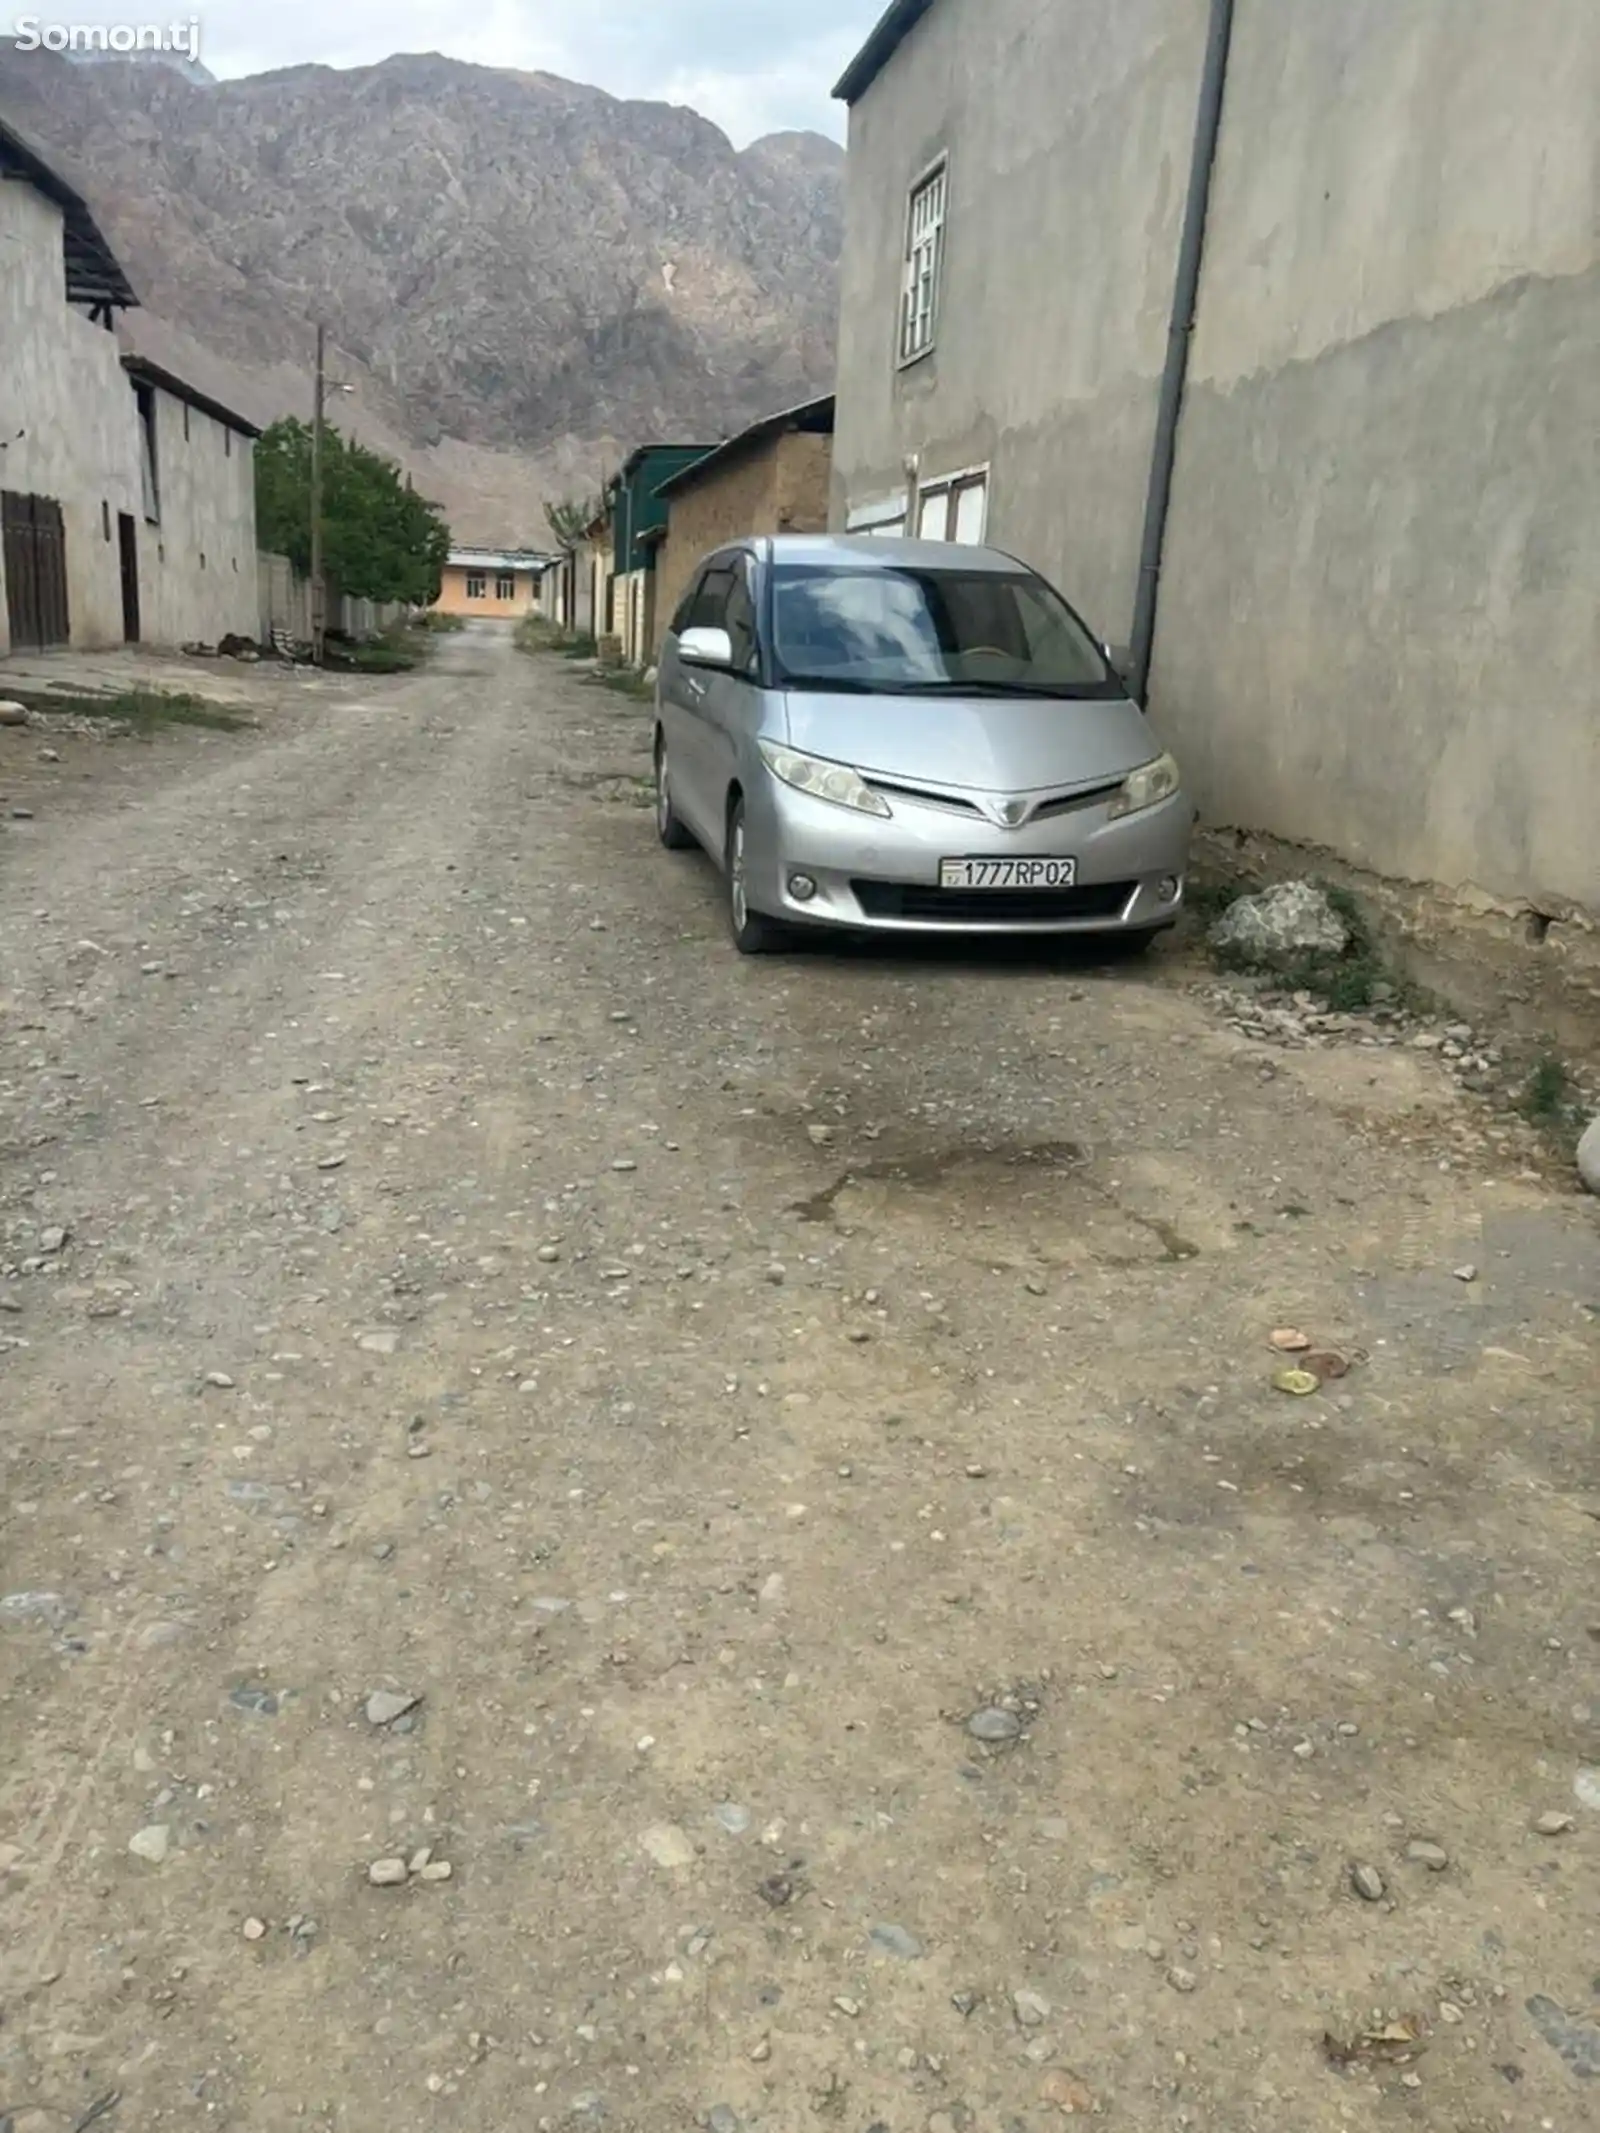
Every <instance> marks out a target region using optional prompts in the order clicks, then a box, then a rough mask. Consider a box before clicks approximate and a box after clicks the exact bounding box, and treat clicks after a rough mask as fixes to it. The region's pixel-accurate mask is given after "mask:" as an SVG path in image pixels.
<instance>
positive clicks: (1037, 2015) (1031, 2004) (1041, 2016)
mask: <svg viewBox="0 0 1600 2133" xmlns="http://www.w3.org/2000/svg"><path fill="white" fill-rule="evenodd" d="M1011 2012H1012V2013H1013V2014H1014V2015H1015V2016H1016V2018H1017V2021H1018V2024H1019V2025H1020V2027H1022V2028H1023V2029H1041V2028H1042V2027H1043V2026H1044V2024H1045V2023H1046V2022H1048V2021H1049V2019H1050V2002H1049V2001H1048V2000H1047V1999H1046V1998H1045V1996H1044V1994H1043V1993H1042V1992H1031V1991H1029V1990H1027V1989H1026V1988H1024V1989H1023V1990H1022V1991H1021V1992H1014V1993H1013V1994H1012V1995H1011Z"/></svg>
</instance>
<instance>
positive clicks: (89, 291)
mask: <svg viewBox="0 0 1600 2133" xmlns="http://www.w3.org/2000/svg"><path fill="white" fill-rule="evenodd" d="M3 178H11V179H18V178H20V179H22V180H23V182H24V183H25V184H28V185H31V186H32V187H33V189H34V190H35V192H40V193H43V194H44V196H45V198H46V199H47V200H53V201H54V202H55V204H56V206H57V207H59V208H60V210H61V212H62V215H63V216H64V217H65V232H64V242H65V249H66V263H67V302H68V303H69V304H85V305H88V306H89V307H91V308H93V307H94V306H95V305H98V304H114V305H116V306H118V307H119V308H120V309H123V310H126V309H127V308H128V306H129V305H130V304H136V303H137V302H138V301H139V299H138V297H136V296H135V295H134V293H133V289H132V286H131V284H130V283H129V280H128V277H127V275H126V274H124V273H123V271H122V266H121V262H120V261H119V260H118V258H117V255H116V253H115V252H113V251H112V249H111V247H110V245H109V244H107V242H106V240H105V238H104V237H103V236H102V235H101V234H100V225H99V224H98V223H97V222H96V221H95V219H94V217H93V215H91V214H90V212H89V209H88V207H87V205H86V203H85V202H84V200H83V198H82V196H81V195H80V194H78V193H76V192H74V191H73V189H72V187H71V186H70V185H69V184H68V183H67V181H66V179H65V178H63V177H61V176H60V175H59V174H58V173H57V172H56V171H54V170H52V169H51V167H50V165H49V164H48V163H47V162H46V161H45V159H44V157H43V156H42V155H41V154H40V153H39V151H38V149H37V148H35V147H34V146H33V144H32V143H31V142H30V141H28V140H25V139H24V137H23V136H22V135H21V134H20V133H18V131H17V129H16V128H15V127H14V126H11V125H8V124H7V123H6V121H5V120H4V119H0V179H3Z"/></svg>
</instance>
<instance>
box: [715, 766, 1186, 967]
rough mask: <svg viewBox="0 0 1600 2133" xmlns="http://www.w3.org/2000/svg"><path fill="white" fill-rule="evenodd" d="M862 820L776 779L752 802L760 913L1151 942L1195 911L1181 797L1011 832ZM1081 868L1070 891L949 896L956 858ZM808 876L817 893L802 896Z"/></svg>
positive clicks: (808, 921)
mask: <svg viewBox="0 0 1600 2133" xmlns="http://www.w3.org/2000/svg"><path fill="white" fill-rule="evenodd" d="M890 805H891V806H892V808H893V809H894V813H893V814H892V816H889V817H884V816H881V815H861V814H856V813H854V812H853V811H852V810H850V809H848V808H843V807H837V806H834V805H832V804H831V803H830V802H828V801H826V800H817V799H814V798H812V797H811V796H810V795H809V794H806V793H800V792H796V791H795V790H794V789H793V787H792V786H788V785H784V784H782V783H781V782H780V781H779V780H778V779H776V778H773V777H771V776H770V775H769V776H765V777H763V778H762V779H760V780H759V782H758V784H757V788H756V790H755V791H754V792H747V794H746V796H745V809H746V820H747V825H748V832H749V842H748V848H747V864H748V868H749V877H748V884H749V895H750V901H751V904H752V905H753V906H754V907H755V908H756V909H757V910H760V911H764V912H766V913H767V914H768V915H769V916H771V917H774V918H785V919H791V920H793V921H794V922H795V923H797V924H802V925H808V926H847V927H852V928H859V929H861V930H863V931H868V932H891V933H972V934H994V933H1142V932H1146V931H1148V930H1150V929H1152V928H1154V927H1159V926H1170V925H1172V924H1174V923H1175V922H1176V920H1177V918H1178V916H1179V913H1180V912H1181V910H1182V908H1183V884H1184V876H1185V873H1186V871H1187V868H1188V863H1189V840H1190V835H1191V833H1192V830H1193V827H1194V807H1193V803H1192V802H1191V801H1190V800H1189V799H1187V798H1186V796H1185V795H1184V794H1183V793H1182V792H1181V791H1180V792H1178V793H1175V794H1174V795H1173V797H1172V798H1171V799H1170V800H1164V801H1162V802H1161V804H1160V805H1159V806H1157V807H1150V808H1146V809H1144V810H1143V811H1142V812H1141V813H1139V814H1136V815H1125V816H1122V817H1121V818H1119V819H1117V820H1115V821H1113V820H1112V819H1110V817H1109V816H1108V814H1107V812H1106V805H1105V802H1104V800H1101V801H1099V802H1097V803H1094V804H1091V805H1088V806H1084V807H1079V808H1073V809H1071V810H1070V811H1068V812H1065V813H1060V814H1051V815H1047V816H1045V817H1044V818H1043V819H1042V820H1037V821H1034V822H1030V823H1028V824H1027V825H1026V826H1025V827H1024V828H1022V829H1000V828H997V827H996V826H995V825H994V824H993V823H992V822H989V821H988V820H987V819H986V818H982V817H979V816H975V815H973V814H971V813H968V812H966V811H964V810H959V809H957V808H955V807H951V806H940V805H933V804H930V803H928V802H925V801H922V800H914V799H909V798H902V797H899V796H892V797H891V798H890ZM967 858H982V859H1040V858H1044V859H1059V858H1072V859H1075V860H1076V861H1077V880H1076V884H1075V886H1074V887H1073V888H1072V889H1069V890H1039V891H1034V890H1016V891H1010V890H960V891H957V890H944V889H941V888H940V886H939V862H940V861H941V860H942V859H967ZM796 874H802V875H807V876H809V877H810V879H811V880H812V881H813V882H814V883H815V884H816V889H815V893H814V894H813V895H812V896H810V897H809V898H802V897H797V896H795V895H794V893H793V891H792V889H791V887H790V883H791V882H792V880H793V877H794V876H795V875H796Z"/></svg>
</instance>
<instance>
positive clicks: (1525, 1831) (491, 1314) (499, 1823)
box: [0, 630, 1600, 2133]
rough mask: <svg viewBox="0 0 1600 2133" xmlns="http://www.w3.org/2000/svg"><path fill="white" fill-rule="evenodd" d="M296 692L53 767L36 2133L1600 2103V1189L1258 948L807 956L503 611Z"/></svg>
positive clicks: (887, 2132) (0, 1614)
mask: <svg viewBox="0 0 1600 2133" xmlns="http://www.w3.org/2000/svg"><path fill="white" fill-rule="evenodd" d="M260 688H261V692H262V699H261V700H262V705H263V710H262V716H261V723H260V725H259V727H258V729H257V730H255V731H253V732H250V733H246V734H239V735H216V736H199V735H195V734H188V735H183V736H177V737H174V738H171V739H168V740H162V741H159V742H157V743H155V744H152V745H151V746H149V747H140V746H138V745H136V744H126V745H124V746H122V747H110V746H108V745H106V744H105V743H103V742H93V741H88V740H79V739H72V740H71V741H70V743H69V741H68V740H67V739H63V740H62V741H61V742H60V743H59V745H58V747H57V748H56V750H55V751H54V752H55V753H57V754H59V755H61V756H63V757H64V758H65V760H64V761H63V762H62V763H60V764H59V765H55V764H50V763H48V762H45V761H43V759H42V758H41V756H40V741H41V738H42V736H41V733H40V730H39V728H38V727H37V726H35V727H33V728H30V729H27V730H25V731H15V732H13V731H7V732H4V733H0V791H3V792H4V793H5V794H6V795H7V799H6V802H5V804H4V805H0V1450H3V1456H4V1469H3V1476H4V1478H3V1492H4V1500H3V1505H0V1595H4V1598H3V1599H0V1740H3V1742H4V1744H5V1746H4V1755H3V1770H0V1969H3V1983H4V2002H5V2004H4V2013H3V2020H0V2116H3V2115H4V2114H5V2113H9V2114H11V2120H12V2122H13V2123H14V2133H44V2129H45V2128H47V2127H48V2128H51V2129H54V2133H60V2129H62V2128H66V2127H71V2126H72V2125H73V2124H74V2123H75V2122H87V2121H86V2120H85V2118H84V2114H86V2113H88V2112H90V2111H91V2110H92V2109H93V2107H94V2106H95V2105H96V2103H97V2102H102V2101H103V2100H104V2099H106V2098H108V2097H113V2096H114V2097H116V2098H117V2099H118V2100H117V2101H116V2102H114V2103H110V2104H107V2105H106V2107H105V2109H104V2111H103V2112H102V2114H101V2116H100V2117H99V2118H98V2119H95V2120H94V2123H95V2124H97V2125H99V2126H102V2127H104V2128H105V2129H106V2133H148V2129H151V2128H164V2127H190V2126H193V2127H201V2126H207V2127H211V2126H216V2127H234V2128H239V2129H249V2133H288V2129H290V2128H294V2129H299V2128H302V2127H305V2126H308V2125H309V2126H322V2127H329V2128H339V2129H341V2133H374V2129H378V2128H393V2129H396V2133H412V2129H431V2128H435V2127H437V2128H441V2129H447V2128H461V2129H469V2128H470V2129H472V2133H513V2129H515V2133H524V2129H547V2128H563V2129H565V2128H569V2127H574V2128H578V2127H581V2128H595V2129H599V2128H605V2129H610V2133H679V2129H685V2133H686V2129H690V2128H697V2127H707V2128H709V2129H711V2133H737V2129H744V2133H800V2129H810V2128H826V2127H829V2126H837V2127H839V2128H841V2129H842V2133H1043V2129H1045V2128H1048V2127H1050V2126H1054V2125H1058V2124H1060V2123H1062V2122H1063V2121H1064V2120H1065V2119H1067V2118H1073V2117H1080V2116H1085V2115H1088V2114H1091V2113H1092V2114H1097V2115H1100V2116H1101V2117H1103V2118H1104V2120H1105V2121H1106V2122H1108V2123H1110V2124H1114V2125H1120V2126H1124V2127H1127V2128H1130V2129H1136V2133H1144V2129H1157V2128H1160V2129H1166V2128H1172V2129H1191V2128H1192V2129H1197V2133H1198V2129H1205V2133H1256V2129H1259V2133H1286V2129H1293V2133H1323V2129H1329V2133H1332V2129H1334V2128H1339V2129H1341V2133H1348V2129H1350V2128H1366V2127H1373V2128H1378V2127H1384V2128H1387V2127H1391V2126H1395V2125H1410V2126H1422V2127H1427V2128H1438V2129H1440V2133H1478V2129H1485V2133H1487V2129H1496V2133H1498V2129H1499V2128H1502V2127H1516V2128H1521V2127H1528V2128H1537V2127H1543V2126H1551V2127H1557V2128H1561V2129H1563V2133H1565V2129H1567V2128H1576V2127H1577V2126H1578V2125H1579V2124H1580V2122H1582V2121H1583V2119H1584V2113H1585V2111H1586V2110H1587V2111H1590V2112H1592V2111H1594V2110H1595V2109H1596V2108H1597V2106H1600V2027H1597V2026H1596V2024H1595V2022H1594V2014H1595V1992H1596V1989H1597V1988H1596V1973H1597V1971H1600V1940H1597V1938H1596V1921H1597V1918H1600V1908H1597V1905H1596V1901H1595V1897H1596V1891H1597V1888H1600V1767H1597V1766H1600V1684H1597V1681H1596V1663H1597V1661H1600V1642H1597V1641H1596V1639H1597V1637H1600V1595H1597V1591H1596V1565H1597V1556H1600V1523H1597V1522H1596V1521H1597V1518H1600V1475H1597V1472H1596V1466H1595V1457H1596V1450H1595V1435H1594V1418H1595V1402H1596V1390H1595V1389H1596V1384H1597V1382H1600V1371H1597V1352H1596V1348H1597V1344H1596V1323H1597V1313H1600V1229H1597V1224H1596V1220H1595V1212H1594V1208H1593V1206H1592V1204H1584V1203H1580V1202H1579V1201H1578V1200H1577V1199H1576V1198H1573V1197H1568V1196H1566V1195H1564V1194H1562V1193H1561V1192H1559V1191H1558V1190H1557V1189H1556V1187H1555V1186H1554V1185H1553V1184H1551V1183H1547V1182H1543V1181H1542V1179H1541V1176H1540V1174H1539V1172H1538V1171H1537V1170H1536V1169H1533V1168H1529V1167H1528V1159H1527V1155H1526V1153H1525V1151H1524V1150H1523V1149H1522V1147H1521V1145H1520V1144H1519V1142H1518V1140H1517V1137H1516V1135H1515V1134H1514V1133H1512V1132H1510V1131H1508V1130H1506V1129H1503V1128H1497V1129H1496V1131H1497V1132H1498V1133H1499V1135H1500V1137H1499V1138H1495V1137H1493V1135H1492V1134H1491V1132H1490V1131H1489V1128H1488V1125H1487V1124H1486V1121H1485V1118H1484V1117H1483V1116H1482V1115H1478V1114H1475V1113H1473V1112H1471V1111H1470V1110H1469V1109H1468V1108H1467V1106H1466V1103H1465V1101H1464V1099H1463V1098H1462V1097H1461V1095H1460V1093H1459V1092H1458V1091H1457V1089H1456V1088H1455V1085H1454V1084H1453V1083H1452V1082H1451V1081H1450V1080H1449V1079H1448V1077H1447V1073H1446V1070H1445V1069H1444V1067H1443V1066H1442V1065H1441V1063H1440V1062H1439V1060H1438V1059H1437V1058H1436V1057H1434V1056H1431V1055H1428V1054H1425V1053H1421V1052H1417V1051H1415V1050H1413V1049H1411V1048H1409V1047H1407V1046H1404V1045H1401V1046H1398V1047H1393V1048H1378V1047H1376V1046H1374V1045H1373V1044H1372V1043H1371V1042H1362V1041H1361V1033H1360V1032H1359V1031H1357V1032H1352V1033H1351V1034H1350V1035H1348V1036H1345V1037H1339V1038H1335V1039H1332V1040H1326V1039H1322V1040H1318V1041H1316V1042H1314V1043H1312V1044H1310V1045H1306V1046H1299V1047H1290V1048H1286V1047H1284V1046H1282V1045H1275V1044H1272V1043H1269V1042H1262V1041H1257V1040H1253V1039H1251V1038H1248V1037H1246V1036H1244V1035H1241V1034H1240V1033H1239V1032H1238V1031H1237V1030H1236V1029H1234V1028H1232V1027H1230V1026H1229V1022H1228V1019H1227V1018H1226V1016H1225V1015H1223V1014H1221V1013H1220V1012H1219V1011H1218V1009H1217V1007H1216V1005H1215V1004H1214V1001H1213V999H1212V997H1211V995H1210V993H1209V990H1208V987H1207V985H1206V984H1205V983H1204V982H1202V980H1201V978H1200V977H1199V975H1198V974H1197V973H1196V972H1194V971H1193V970H1191V969H1190V968H1189V967H1188V966H1187V965H1186V964H1185V963H1184V961H1183V960H1182V958H1180V957H1176V956H1172V955H1158V956H1157V957H1156V958H1155V959H1154V960H1153V961H1152V962H1151V963H1150V964H1148V965H1146V966H1138V965H1135V966H1126V965H1116V964H1104V963H1099V962H1097V961H1095V960H1094V959H1093V958H1092V957H1085V956H1083V955H1081V954H1078V955H1072V956H1063V955H1061V954H1052V955H1040V954H1036V953H1031V952H1030V953H1023V952H1019V953H1013V954H1005V955H999V956H996V955H992V954H988V953H985V954H984V955H982V956H976V957H964V956H961V955H957V954H953V953H949V952H940V953H895V954H880V953H877V952H876V951H872V950H868V949H857V950H853V951H851V950H846V951H838V950H834V951H829V952H825V953H814V954H807V955H804V956H798V957H795V958H792V959H785V960H777V961H771V962H742V961H740V960H739V959H738V958H736V957H735V956H734V955H733V953H732V952H731V950H730V949H729V948H728V947H727V945H726V942H725V939H724V936H723V931H722V920H721V915H720V908H719V903H718V893H717V886H716V883H715V880H714V877H713V876H712V874H711V872H710V869H709V868H708V867H706V866H705V865H704V863H703V862H701V861H700V860H699V859H698V858H697V857H695V856H693V855H690V856H688V857H683V856H674V855H668V854H666V853H663V852H661V851H660V850H659V849H658V848H657V846H656V843H655V839H654V835H653V831H652V825H651V818H650V814H649V812H648V807H647V804H646V802H647V793H646V790H645V787H644V783H643V780H644V776H645V772H646V770H647V743H648V721H647V717H646V715H645V713H644V711H643V709H642V707H640V706H639V705H637V704H635V703H632V702H630V701H629V700H628V699H627V698H625V697H623V696H620V695H616V694H613V693H612V692H610V691H607V690H605V689H602V688H598V687H595V686H593V685H591V684H585V683H583V682H582V681H580V680H578V679H576V678H575V677H574V676H573V674H572V672H571V671H570V670H569V669H567V668H566V667H565V666H564V665H563V664H562V663H561V662H559V661H554V660H538V661H535V660H529V659H526V658H523V657H521V656H519V655H517V654H515V653H513V652H512V651H511V649H510V648H509V645H508V644H507V643H506V642H505V640H503V639H502V638H499V637H497V636H495V635H493V634H492V633H490V632H489V631H487V630H484V631H477V632H470V633H467V634H465V635H463V636H460V637H457V638H454V639H450V640H446V641H445V642H444V643H443V645H442V646H441V648H440V650H439V652H438V654H437V657H436V659H435V661H434V663H433V664H432V665H431V666H430V667H428V668H427V669H426V670H424V671H423V672H421V673H420V674H418V675H416V676H412V677H407V678H403V679H399V680H394V681H388V682H384V683H360V684H357V683H352V684H350V685H348V686H347V687H345V688H343V689H341V690H337V691H334V692H332V693H325V694H323V695H322V696H319V697H317V698H316V699H315V700H312V699H308V698H305V697H298V698H297V697H294V696H293V695H292V694H291V693H288V692H285V691H284V690H283V688H282V685H281V684H278V683H275V682H274V681H273V680H272V679H271V677H270V676H265V675H263V678H262V680H261V682H260ZM274 692H276V693H274ZM13 805H17V806H22V807H25V808H27V809H29V810H31V819H28V818H25V817H24V818H17V819H11V817H10V809H11V807H12V806H13ZM1275 1329H1283V1330H1290V1329H1293V1330H1297V1331H1303V1332H1304V1333H1305V1334H1306V1335H1307V1337H1308V1338H1309V1340H1310V1341H1311V1343H1312V1344H1313V1352H1314V1353H1316V1352H1318V1351H1321V1352H1327V1351H1332V1352H1334V1353H1335V1354H1336V1356H1337V1357H1338V1358H1341V1359H1343V1360H1344V1361H1346V1362H1348V1363H1349V1365H1350V1368H1349V1371H1348V1374H1347V1375H1344V1376H1338V1375H1331V1374H1330V1375H1327V1376H1326V1382H1324V1383H1323V1384H1322V1385H1321V1388H1320V1390H1318V1391H1317V1392H1315V1393H1313V1394H1312V1395H1310V1396H1308V1397H1303V1398H1302V1397H1294V1396H1291V1395H1289V1394H1287V1393H1285V1392H1282V1391H1279V1390H1276V1389H1275V1388H1274V1384H1273V1379H1274V1376H1275V1375H1276V1374H1277V1373H1279V1372H1280V1371H1281V1370H1282V1369H1283V1368H1284V1367H1285V1365H1286V1364H1287V1365H1293V1364H1294V1363H1295V1360H1296V1359H1295V1357H1294V1356H1293V1355H1291V1354H1285V1353H1280V1352H1278V1351H1277V1350H1275V1349H1274V1347H1273V1346H1272V1344H1271V1338H1270V1336H1271V1335H1272V1333H1273V1331H1274V1330H1275ZM1332 1368H1333V1366H1332V1365H1330V1364H1323V1365H1320V1366H1316V1367H1314V1368H1313V1372H1312V1375H1313V1376H1316V1375H1318V1374H1319V1370H1320V1371H1321V1372H1323V1373H1327V1372H1331V1370H1332ZM47 2111H48V2112H50V2113H55V2114H58V2115H49V2116H47V2115H43V2114H44V2113H45V2112H47Z"/></svg>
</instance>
